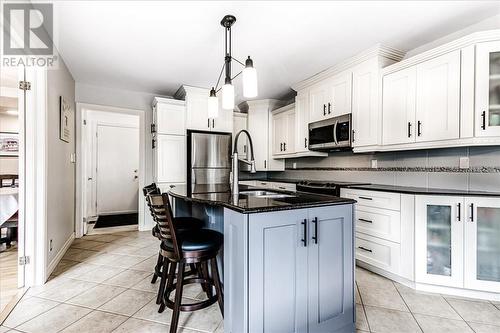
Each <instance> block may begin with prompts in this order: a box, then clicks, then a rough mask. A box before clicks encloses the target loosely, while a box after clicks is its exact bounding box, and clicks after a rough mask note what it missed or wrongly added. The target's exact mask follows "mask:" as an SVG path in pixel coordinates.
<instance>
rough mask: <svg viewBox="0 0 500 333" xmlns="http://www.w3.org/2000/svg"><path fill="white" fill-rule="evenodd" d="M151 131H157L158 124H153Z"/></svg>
mask: <svg viewBox="0 0 500 333" xmlns="http://www.w3.org/2000/svg"><path fill="white" fill-rule="evenodd" d="M151 133H156V124H151Z"/></svg>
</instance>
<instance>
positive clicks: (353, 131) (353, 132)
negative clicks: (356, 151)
mask: <svg viewBox="0 0 500 333" xmlns="http://www.w3.org/2000/svg"><path fill="white" fill-rule="evenodd" d="M355 133H356V131H355V130H352V142H354V134H355Z"/></svg>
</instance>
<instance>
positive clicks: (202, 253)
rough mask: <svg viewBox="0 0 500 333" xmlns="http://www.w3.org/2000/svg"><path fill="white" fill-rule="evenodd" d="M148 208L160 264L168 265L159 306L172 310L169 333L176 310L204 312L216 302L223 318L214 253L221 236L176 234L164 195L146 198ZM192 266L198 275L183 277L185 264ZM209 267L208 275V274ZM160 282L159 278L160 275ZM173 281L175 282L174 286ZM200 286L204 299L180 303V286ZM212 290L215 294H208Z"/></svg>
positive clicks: (172, 330)
mask: <svg viewBox="0 0 500 333" xmlns="http://www.w3.org/2000/svg"><path fill="white" fill-rule="evenodd" d="M147 200H148V201H149V203H150V205H151V208H152V210H153V212H154V214H155V217H156V218H155V220H156V221H157V223H158V228H159V230H160V237H161V238H162V243H161V250H160V253H161V255H162V256H163V257H164V261H169V262H170V267H169V271H168V274H165V272H163V273H164V276H166V277H167V278H168V279H167V285H166V288H165V294H164V297H163V303H164V304H165V305H166V306H167V307H168V308H170V309H172V310H173V313H172V320H171V323H170V333H175V332H176V331H177V326H178V322H179V314H180V311H196V310H201V309H204V308H206V307H208V306H210V305H212V304H214V303H215V302H218V303H219V307H220V310H221V313H222V315H223V316H224V298H223V297H224V296H223V290H222V284H221V281H220V276H219V269H218V267H217V254H218V253H219V251H220V250H221V249H222V246H223V242H224V240H223V236H222V234H221V233H219V232H217V231H213V230H208V229H198V230H186V231H180V230H178V228H177V227H176V224H175V223H174V220H173V218H172V211H171V208H170V205H169V201H168V194H166V193H164V194H163V195H155V194H153V195H148V197H147ZM190 264H194V265H195V267H196V268H197V271H198V272H200V274H199V275H198V276H196V277H186V273H185V268H186V265H190ZM209 264H210V268H211V275H212V277H210V275H209V268H208V267H209ZM162 279H163V276H162ZM174 279H175V283H174ZM191 283H200V284H201V285H202V286H203V287H204V290H205V292H206V293H207V296H208V299H206V300H204V301H200V302H197V303H192V304H181V300H182V290H183V287H184V285H186V284H191ZM212 288H215V295H212ZM174 290H175V300H174V301H172V300H170V294H171V293H172V291H174Z"/></svg>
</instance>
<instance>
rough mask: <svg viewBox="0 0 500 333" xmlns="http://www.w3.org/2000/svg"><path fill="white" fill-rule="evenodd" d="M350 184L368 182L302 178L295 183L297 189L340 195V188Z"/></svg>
mask: <svg viewBox="0 0 500 333" xmlns="http://www.w3.org/2000/svg"><path fill="white" fill-rule="evenodd" d="M350 185H369V183H356V182H342V181H316V180H311V181H309V180H303V181H301V182H299V183H297V191H301V192H309V193H317V194H327V195H333V196H337V197H338V196H340V189H341V188H342V187H346V186H350Z"/></svg>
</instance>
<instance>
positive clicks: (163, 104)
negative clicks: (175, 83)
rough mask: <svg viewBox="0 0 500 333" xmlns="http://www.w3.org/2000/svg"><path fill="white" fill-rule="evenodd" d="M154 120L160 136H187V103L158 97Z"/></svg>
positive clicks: (154, 105) (155, 104)
mask: <svg viewBox="0 0 500 333" xmlns="http://www.w3.org/2000/svg"><path fill="white" fill-rule="evenodd" d="M153 114H154V116H153V118H154V120H153V121H154V123H155V127H156V133H158V134H175V135H185V134H186V103H185V102H184V101H179V100H176V99H168V98H159V97H156V98H155V99H154V101H153Z"/></svg>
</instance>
